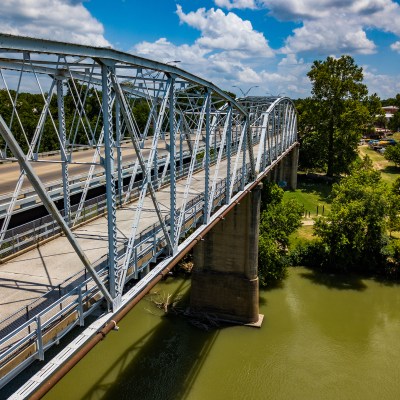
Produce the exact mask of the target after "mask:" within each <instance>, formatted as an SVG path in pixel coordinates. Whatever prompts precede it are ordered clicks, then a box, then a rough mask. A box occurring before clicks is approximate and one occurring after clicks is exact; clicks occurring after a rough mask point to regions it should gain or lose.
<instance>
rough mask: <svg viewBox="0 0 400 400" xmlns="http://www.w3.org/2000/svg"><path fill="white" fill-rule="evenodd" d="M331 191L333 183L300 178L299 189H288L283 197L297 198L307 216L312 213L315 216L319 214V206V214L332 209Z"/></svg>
mask: <svg viewBox="0 0 400 400" xmlns="http://www.w3.org/2000/svg"><path fill="white" fill-rule="evenodd" d="M330 193H331V185H329V184H327V183H320V182H313V181H302V180H300V181H299V183H298V185H297V190H295V191H294V192H290V191H286V192H285V194H284V196H283V199H284V200H286V199H287V200H289V199H295V200H297V201H298V202H299V203H300V204H303V206H304V209H305V211H306V212H307V216H308V213H310V216H311V217H315V216H317V207H318V215H319V216H320V215H322V213H324V214H326V213H328V212H329V211H330V209H331V206H330V200H329V195H330Z"/></svg>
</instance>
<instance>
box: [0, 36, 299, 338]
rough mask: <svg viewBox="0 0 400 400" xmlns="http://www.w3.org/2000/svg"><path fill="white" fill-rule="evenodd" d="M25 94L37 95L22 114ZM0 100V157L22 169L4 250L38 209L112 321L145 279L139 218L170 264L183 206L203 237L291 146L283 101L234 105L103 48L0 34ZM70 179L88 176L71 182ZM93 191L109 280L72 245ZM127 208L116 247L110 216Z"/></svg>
mask: <svg viewBox="0 0 400 400" xmlns="http://www.w3.org/2000/svg"><path fill="white" fill-rule="evenodd" d="M27 93H30V94H35V96H34V97H33V96H32V100H31V101H32V103H31V105H30V106H29V108H28V109H26V108H24V107H25V104H26V102H25V101H24V102H23V101H22V100H21V99H24V100H26V99H27V98H28V97H29V96H28V95H27ZM0 95H1V102H2V103H1V104H0V158H1V160H2V161H3V162H7V161H9V162H14V164H15V165H16V163H15V162H18V164H19V167H20V173H19V174H18V177H17V179H16V180H15V182H14V187H13V189H12V191H11V193H10V192H7V193H0V217H1V218H2V224H1V228H0V249H1V248H2V245H4V244H5V243H6V238H7V232H8V227H9V223H10V220H11V218H12V217H13V215H15V214H16V213H18V212H20V211H21V210H24V209H29V207H32V204H33V205H34V206H36V205H37V204H39V203H42V204H43V205H45V207H46V208H47V210H48V212H49V214H50V215H51V216H52V218H53V219H54V221H55V222H56V224H57V225H58V226H59V227H60V230H61V231H62V232H63V234H64V235H65V236H66V237H67V238H68V240H69V242H70V244H71V246H72V247H73V249H74V251H75V253H76V254H77V255H78V256H79V259H80V260H81V263H82V264H83V266H84V267H85V269H86V270H87V272H88V273H89V274H90V277H91V279H92V281H94V286H95V287H96V288H97V289H98V290H99V291H100V292H101V294H102V297H104V298H105V299H106V300H107V302H108V304H109V309H111V310H114V311H116V310H117V309H118V308H120V307H121V299H122V295H123V292H124V287H125V284H126V282H127V280H128V279H130V278H132V277H133V278H138V277H139V276H140V273H141V272H142V273H143V272H144V271H146V272H149V267H148V265H149V263H147V264H146V263H142V264H141V265H139V264H138V258H137V254H138V248H139V247H140V246H143V242H141V241H140V240H139V237H141V233H142V232H141V230H140V226H141V221H142V219H143V213H144V212H145V211H146V210H147V211H148V209H149V208H151V211H152V212H153V214H154V215H155V216H156V218H157V226H158V230H157V234H154V235H153V237H154V245H153V247H154V248H157V249H158V252H157V255H158V256H160V255H162V257H163V258H164V260H165V259H168V258H172V257H174V256H175V255H176V254H177V253H178V252H179V251H180V246H179V245H180V242H181V241H182V240H183V238H184V237H185V235H187V232H188V229H189V228H192V227H193V225H190V223H188V220H189V219H190V218H189V217H190V215H189V214H188V210H189V208H190V207H192V208H193V205H194V204H195V205H196V207H197V208H196V215H197V217H196V222H195V227H196V226H198V225H199V224H202V225H204V226H206V225H207V224H209V223H210V220H211V219H212V218H213V215H214V214H215V212H216V210H218V209H220V207H221V206H224V205H225V206H228V205H230V204H231V203H232V199H234V197H235V196H236V195H237V193H240V192H243V191H244V190H245V189H246V187H248V186H249V185H251V184H252V183H253V182H254V181H256V180H257V179H258V178H259V177H260V176H262V175H263V174H264V172H265V171H266V170H267V168H268V167H270V166H272V165H273V163H274V162H275V161H276V160H278V159H279V158H280V157H282V155H283V154H285V152H287V151H288V150H290V149H291V148H292V147H293V146H294V145H295V144H296V140H297V128H296V112H295V108H294V105H293V103H292V101H291V100H290V99H289V98H286V97H282V98H275V97H246V98H242V99H233V98H231V97H230V96H229V95H227V94H226V93H225V92H224V91H223V90H221V89H220V88H219V87H217V86H215V85H214V84H212V83H211V82H208V81H206V80H204V79H202V78H199V77H197V76H195V75H193V74H191V73H188V72H186V71H184V70H182V69H179V68H177V67H176V66H174V65H171V64H169V63H167V64H163V63H160V62H156V61H151V60H148V59H144V58H140V57H137V56H135V55H132V54H127V53H123V52H119V51H116V50H112V49H109V48H96V47H88V46H81V45H73V44H66V43H59V42H53V41H47V40H37V39H32V38H26V37H16V36H11V35H4V34H0ZM27 113H28V114H29V118H27ZM50 143H51V150H52V154H53V156H52V157H49V156H48V154H47V153H48V149H49V146H50ZM82 151H85V152H86V153H87V154H89V155H90V157H89V158H90V159H89V160H84V161H82V158H81V153H82ZM41 165H52V167H53V169H54V170H55V171H58V174H59V175H58V178H57V179H56V181H55V182H54V181H51V182H48V181H46V178H45V177H42V176H41V175H40V173H39V170H40V166H41ZM74 168H75V169H74ZM76 168H85V169H84V172H83V173H81V174H80V175H79V174H78V177H77V173H76V172H73V171H75V170H76ZM199 171H200V172H201V173H200V174H199ZM77 178H78V179H77ZM199 180H200V181H201V187H202V189H201V190H200V189H199ZM178 185H180V190H179V193H177V187H178ZM95 186H104V187H105V194H106V202H105V207H106V213H107V227H108V228H107V239H108V250H107V255H106V257H107V261H106V268H105V271H106V272H105V273H101V272H100V270H99V268H97V267H96V266H95V265H93V263H92V262H91V261H90V260H89V258H88V257H87V255H86V254H85V251H84V250H83V249H82V246H81V245H80V243H79V240H77V238H76V236H75V234H74V231H75V227H76V226H77V225H78V224H80V223H81V222H82V210H83V209H84V206H85V202H86V201H87V198H88V193H89V192H90V190H91V189H92V188H93V187H95ZM165 188H167V191H168V193H169V195H168V197H167V199H166V198H165V196H164V197H162V196H161V195H160V193H161V191H162V190H164V191H165ZM194 194H196V196H194ZM72 195H75V196H76V195H78V197H79V201H78V202H76V204H74V205H72V204H71V196H72ZM56 201H57V202H58V204H61V206H60V205H59V206H58V207H57V206H56V204H55V202H56ZM132 202H134V212H133V214H132V217H131V221H130V224H131V229H130V233H129V235H127V237H126V238H125V239H124V240H123V243H122V245H121V240H120V239H119V238H118V233H117V230H118V225H117V217H116V213H117V209H118V208H123V207H125V206H126V205H128V204H132ZM149 204H150V206H149ZM151 261H152V262H154V261H155V259H154V257H153V259H152V260H151ZM10 335H11V334H9V335H7V337H8V338H9V337H11V336H10Z"/></svg>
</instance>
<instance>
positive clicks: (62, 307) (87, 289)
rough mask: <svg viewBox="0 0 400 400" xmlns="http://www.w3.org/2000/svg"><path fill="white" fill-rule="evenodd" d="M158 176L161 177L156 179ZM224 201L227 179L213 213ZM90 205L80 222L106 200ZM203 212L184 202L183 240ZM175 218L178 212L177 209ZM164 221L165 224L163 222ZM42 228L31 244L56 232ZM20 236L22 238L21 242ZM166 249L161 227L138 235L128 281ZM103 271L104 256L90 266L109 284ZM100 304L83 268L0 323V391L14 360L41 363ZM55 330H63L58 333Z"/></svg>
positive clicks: (199, 201)
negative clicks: (40, 360)
mask: <svg viewBox="0 0 400 400" xmlns="http://www.w3.org/2000/svg"><path fill="white" fill-rule="evenodd" d="M271 162H272V160H270V162H269V165H270V164H271ZM201 168H202V161H201V160H199V161H198V162H197V165H196V169H201ZM187 169H188V166H185V167H184V168H183V171H181V175H180V176H181V177H183V176H185V174H186V173H187ZM250 169H251V167H250V163H248V164H247V165H246V169H245V177H244V182H242V181H243V171H242V170H240V171H239V172H238V174H237V176H236V180H235V183H234V190H233V191H234V192H237V191H238V190H239V189H240V186H241V184H243V183H244V184H245V183H247V177H248V176H249V172H250ZM160 177H161V173H160V174H159V178H160ZM168 181H169V177H168V175H167V176H166V177H165V181H164V184H167V183H168ZM140 183H141V182H137V188H136V192H135V191H133V192H132V193H133V197H135V196H137V194H138V190H139V189H138V188H139V187H140ZM225 197H226V179H222V180H221V181H219V182H218V183H217V187H216V191H215V194H214V200H213V203H212V209H213V210H215V208H216V207H218V206H219V205H221V204H222V202H223V201H224V199H225ZM90 202H91V203H90ZM88 203H90V204H86V206H85V207H86V211H85V213H82V218H83V219H85V218H92V217H93V216H95V215H99V214H100V213H102V212H103V210H104V208H105V196H99V197H98V198H95V199H91V200H89V201H88ZM203 207H204V198H203V194H199V195H198V196H196V197H195V198H193V199H192V200H191V201H189V202H188V203H187V205H186V209H185V216H184V221H185V222H184V227H183V229H182V232H181V237H184V236H185V235H186V233H187V232H188V231H189V230H190V229H191V228H193V227H195V226H196V225H197V223H198V222H199V221H201V220H202V219H203V211H204V208H203ZM178 217H179V210H177V218H178ZM41 220H42V219H40V220H38V221H35V223H37V224H39V221H41ZM166 221H167V222H168V220H167V218H166ZM44 225H45V226H47V227H50V226H51V228H50V229H46V228H44V231H40V230H37V229H36V228H32V229H30V232H31V233H32V231H33V232H35V233H37V234H36V236H35V239H32V240H37V239H39V238H44V237H46V236H48V237H49V236H51V234H56V233H58V230H57V228H56V227H55V226H54V225H53V222H52V221H48V222H45V223H44ZM14 233H15V232H14ZM23 234H24V233H20V234H19V238H21V236H22V235H23ZM25 234H27V232H25ZM17 236H18V234H17ZM21 243H22V242H21ZM126 246H127V241H126V242H125V243H123V244H121V245H120V246H119V247H118V257H117V258H118V259H119V260H121V259H122V257H123V256H124V254H125V252H126ZM165 250H166V247H165V237H164V233H163V230H162V228H161V225H160V224H159V223H157V224H154V225H152V226H149V227H148V228H146V229H145V230H144V231H142V232H141V233H140V234H139V235H138V237H137V238H136V240H135V243H134V252H133V254H134V256H133V260H132V263H131V267H130V268H129V269H128V273H127V276H126V281H128V280H131V279H132V278H137V277H138V273H140V272H142V271H143V270H145V269H146V268H147V267H148V265H149V264H150V263H151V262H155V261H156V259H157V258H158V257H159V256H160V255H162V254H163V253H164V252H165ZM107 266H108V260H107V255H104V256H102V257H101V258H99V259H98V260H97V261H96V262H95V263H94V267H95V269H96V271H97V272H98V274H99V275H100V276H101V277H102V280H103V282H104V283H107V280H108V267H107ZM135 266H136V268H135ZM101 299H102V294H101V293H100V291H99V290H98V288H97V285H96V284H95V283H94V282H93V280H92V278H89V277H88V274H87V271H86V269H82V270H81V271H79V272H78V273H76V274H75V275H74V276H72V277H70V278H69V279H67V280H65V281H64V282H62V283H61V284H60V285H58V286H57V287H56V288H53V289H52V290H50V291H49V292H47V293H45V294H44V295H43V296H41V297H39V298H38V299H36V300H35V301H34V302H32V303H30V304H29V305H27V306H25V307H23V308H21V309H20V310H18V311H17V312H16V313H14V314H13V315H11V316H9V317H7V318H6V319H4V320H3V321H0V387H2V386H4V385H5V384H6V383H7V382H8V381H9V380H10V379H12V377H13V376H14V375H13V372H12V371H8V372H7V371H5V373H4V371H1V370H2V369H3V368H4V367H6V366H7V365H8V363H10V361H11V360H12V359H15V358H16V357H20V356H21V355H23V354H24V353H26V358H25V361H23V364H29V363H30V362H32V361H34V360H35V359H43V354H44V351H45V350H46V349H47V348H48V347H50V346H51V345H52V344H54V342H57V341H58V340H59V339H60V338H61V337H63V336H64V335H65V334H66V333H67V332H69V330H70V329H72V328H73V327H74V326H75V325H77V324H80V325H83V324H84V319H85V318H86V317H87V316H88V315H89V314H90V313H92V312H93V311H94V310H95V309H96V307H97V306H98V305H99V304H100V302H101ZM64 325H65V326H64ZM59 326H61V328H58V327H59ZM21 365H22V364H21ZM21 365H20V366H21ZM20 366H18V368H20Z"/></svg>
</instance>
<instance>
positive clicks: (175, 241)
mask: <svg viewBox="0 0 400 400" xmlns="http://www.w3.org/2000/svg"><path fill="white" fill-rule="evenodd" d="M170 83H171V85H170V88H169V154H170V158H169V159H170V162H169V173H170V190H169V199H170V215H169V216H170V221H169V227H170V228H169V231H170V238H171V243H172V253H173V254H175V253H176V252H177V250H178V240H179V238H175V216H176V211H175V210H176V164H175V134H176V132H175V131H176V129H175V78H174V77H171V78H170Z"/></svg>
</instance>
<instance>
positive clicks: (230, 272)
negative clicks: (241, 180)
mask: <svg viewBox="0 0 400 400" xmlns="http://www.w3.org/2000/svg"><path fill="white" fill-rule="evenodd" d="M261 187H262V185H259V186H258V187H257V188H255V189H254V190H253V191H252V192H251V193H249V194H248V195H247V196H246V197H245V198H244V199H243V200H242V201H241V203H240V204H239V205H237V206H236V207H235V208H234V209H233V210H232V211H231V212H230V213H229V214H228V215H227V216H226V217H225V219H224V220H222V221H220V222H219V223H218V224H217V225H216V226H215V227H214V228H213V229H212V231H210V232H209V233H208V234H207V236H206V237H205V239H204V240H203V241H201V242H200V243H198V244H197V245H196V247H195V248H194V268H193V271H192V288H191V300H190V304H191V309H192V311H193V312H201V313H209V314H212V315H214V316H217V317H218V318H219V319H221V320H226V321H231V322H234V323H241V324H246V323H255V322H257V321H258V320H259V307H258V300H259V299H258V293H259V292H258V231H259V221H260V201H261Z"/></svg>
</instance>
